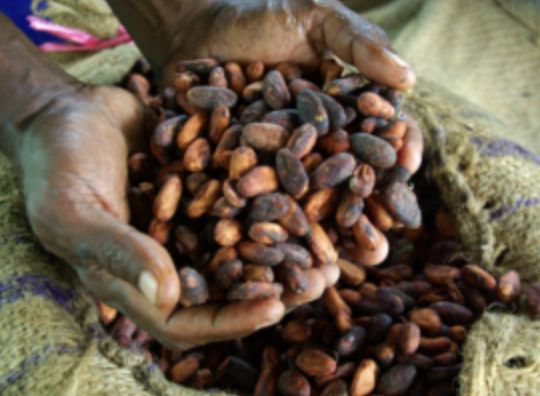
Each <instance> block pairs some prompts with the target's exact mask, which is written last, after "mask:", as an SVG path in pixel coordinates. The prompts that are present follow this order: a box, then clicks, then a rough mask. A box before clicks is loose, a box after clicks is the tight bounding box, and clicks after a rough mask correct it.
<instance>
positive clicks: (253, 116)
mask: <svg viewBox="0 0 540 396" xmlns="http://www.w3.org/2000/svg"><path fill="white" fill-rule="evenodd" d="M268 111H270V107H268V105H267V104H266V102H265V101H264V100H262V99H261V100H257V101H255V102H253V103H252V104H250V105H249V106H248V107H246V108H245V109H244V111H242V115H241V116H240V122H241V123H242V125H248V124H250V123H252V122H257V121H259V120H260V119H261V118H262V117H263V116H264V115H265V114H266V113H267V112H268Z"/></svg>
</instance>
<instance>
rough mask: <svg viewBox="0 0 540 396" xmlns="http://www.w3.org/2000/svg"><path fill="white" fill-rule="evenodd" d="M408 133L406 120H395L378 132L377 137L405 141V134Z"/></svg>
mask: <svg viewBox="0 0 540 396" xmlns="http://www.w3.org/2000/svg"><path fill="white" fill-rule="evenodd" d="M406 132H407V122H406V121H405V120H403V119H402V120H395V121H392V122H391V123H389V124H388V125H385V126H383V127H382V128H381V129H380V130H378V131H377V132H376V134H377V136H379V137H382V138H385V137H394V138H397V139H403V138H404V137H405V133H406Z"/></svg>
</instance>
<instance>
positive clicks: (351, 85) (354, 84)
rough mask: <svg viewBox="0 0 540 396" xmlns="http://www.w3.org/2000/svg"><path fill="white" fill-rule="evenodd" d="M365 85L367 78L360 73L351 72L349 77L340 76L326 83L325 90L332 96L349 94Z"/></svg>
mask: <svg viewBox="0 0 540 396" xmlns="http://www.w3.org/2000/svg"><path fill="white" fill-rule="evenodd" d="M364 85H365V80H364V78H363V77H362V75H360V74H351V75H349V76H347V77H343V78H338V79H335V80H332V81H329V82H327V83H326V84H324V88H323V90H324V92H325V93H326V94H327V95H330V96H337V95H348V94H350V93H351V92H353V91H355V90H357V89H358V88H361V87H363V86H364Z"/></svg>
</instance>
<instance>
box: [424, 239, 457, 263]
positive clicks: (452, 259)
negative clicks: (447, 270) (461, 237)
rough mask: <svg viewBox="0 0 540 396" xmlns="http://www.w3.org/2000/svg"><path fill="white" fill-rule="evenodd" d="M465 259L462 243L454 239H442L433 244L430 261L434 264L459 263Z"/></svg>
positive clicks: (430, 250) (429, 255)
mask: <svg viewBox="0 0 540 396" xmlns="http://www.w3.org/2000/svg"><path fill="white" fill-rule="evenodd" d="M461 260H463V253H462V248H461V245H460V244H459V243H457V242H454V241H442V242H439V243H435V244H434V245H432V246H431V248H430V249H429V253H428V261H430V262H432V263H434V264H457V263H459V262H460V261H461Z"/></svg>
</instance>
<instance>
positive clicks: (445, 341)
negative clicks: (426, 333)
mask: <svg viewBox="0 0 540 396" xmlns="http://www.w3.org/2000/svg"><path fill="white" fill-rule="evenodd" d="M451 345H452V341H450V339H449V338H447V337H437V338H425V337H421V338H420V344H419V346H418V350H419V351H420V352H422V353H427V354H439V353H444V352H447V351H448V350H449V349H450V346H451Z"/></svg>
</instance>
